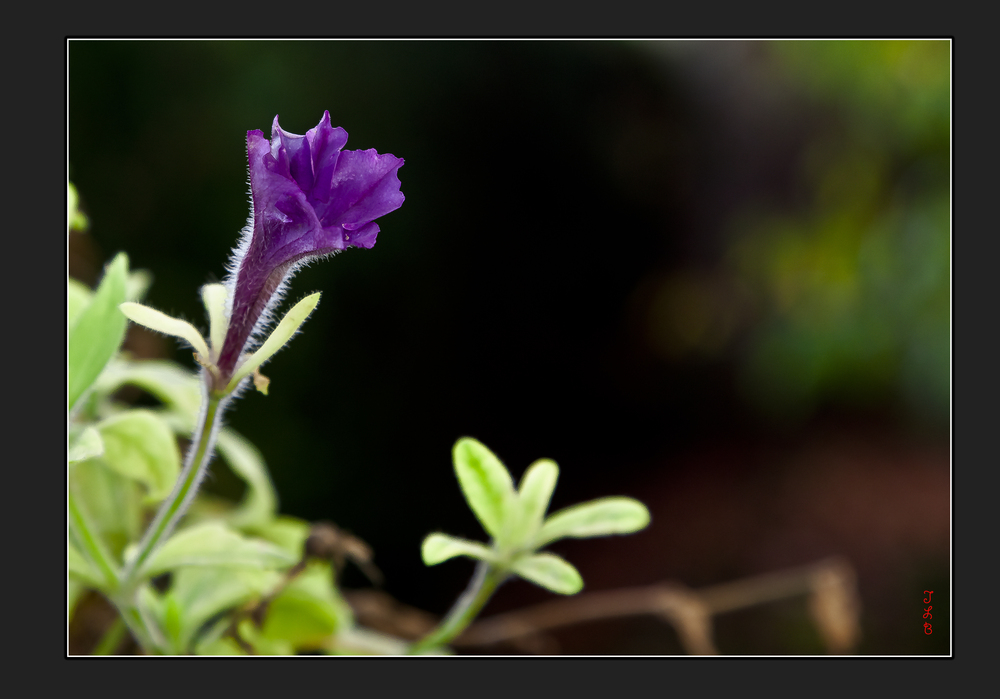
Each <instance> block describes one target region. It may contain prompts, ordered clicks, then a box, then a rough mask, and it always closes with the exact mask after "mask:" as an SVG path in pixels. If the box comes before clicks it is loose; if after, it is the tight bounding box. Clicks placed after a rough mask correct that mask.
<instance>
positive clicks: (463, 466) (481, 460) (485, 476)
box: [452, 437, 515, 540]
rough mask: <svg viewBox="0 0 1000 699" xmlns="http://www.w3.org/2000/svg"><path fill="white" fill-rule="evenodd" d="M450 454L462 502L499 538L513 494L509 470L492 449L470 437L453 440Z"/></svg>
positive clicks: (511, 504)
mask: <svg viewBox="0 0 1000 699" xmlns="http://www.w3.org/2000/svg"><path fill="white" fill-rule="evenodd" d="M452 458H453V460H454V466H455V475H456V476H457V477H458V483H459V485H460V486H461V488H462V494H463V495H465V500H466V502H468V503H469V507H470V508H471V509H472V511H473V512H474V513H475V515H476V517H477V518H478V519H479V522H480V523H481V524H482V525H483V529H485V530H486V531H487V533H489V535H490V536H492V537H493V538H495V539H498V540H499V539H500V538H501V537H502V536H503V529H504V524H505V522H506V520H507V517H508V514H509V513H510V511H511V509H512V506H513V503H514V498H515V493H514V482H513V481H512V480H511V477H510V473H509V472H508V471H507V468H506V467H505V466H504V465H503V464H502V463H501V462H500V459H498V458H497V457H496V456H495V455H494V454H493V452H491V451H490V450H489V449H487V448H486V446H485V445H484V444H482V443H481V442H479V441H477V440H475V439H472V438H471V437H463V438H462V439H459V440H458V441H457V442H456V443H455V447H454V448H453V449H452Z"/></svg>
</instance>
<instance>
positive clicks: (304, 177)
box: [217, 111, 403, 385]
mask: <svg viewBox="0 0 1000 699" xmlns="http://www.w3.org/2000/svg"><path fill="white" fill-rule="evenodd" d="M346 143H347V132H346V131H344V130H343V129H342V128H339V127H338V128H333V127H332V126H330V112H328V111H327V112H323V118H322V119H320V122H319V124H317V125H316V128H313V129H309V131H307V132H306V134H305V135H304V136H298V135H296V134H291V133H288V132H286V131H283V130H282V129H281V127H280V126H279V125H278V117H277V116H276V117H274V123H273V124H272V125H271V140H270V141H268V140H267V139H266V138H264V134H263V133H261V132H260V131H258V130H254V131H248V132H247V157H248V159H249V161H250V196H251V204H252V207H253V208H252V212H251V216H250V220H249V221H248V222H247V227H246V228H244V229H243V237H242V239H241V240H240V244H239V246H238V247H237V248H236V250H235V251H234V254H233V258H232V260H231V261H230V266H229V271H230V276H229V279H228V280H227V283H226V286H227V287H228V291H229V294H228V298H229V301H228V303H231V312H230V314H229V328H228V331H227V333H226V339H225V341H224V342H223V345H222V349H221V350H220V352H219V356H218V358H217V366H218V368H219V372H220V374H221V376H220V377H219V380H220V382H221V384H222V385H225V382H226V381H228V377H230V376H232V374H233V372H234V369H235V367H236V363H237V361H238V360H239V358H240V356H241V355H242V354H243V352H244V351H245V350H246V349H247V344H248V343H249V342H251V339H252V337H253V335H254V334H255V333H257V332H258V331H260V330H261V328H262V327H263V326H264V325H266V323H267V320H268V316H269V314H270V311H271V309H272V308H273V306H274V304H275V303H277V301H278V300H279V298H280V296H281V291H282V288H283V286H284V284H285V282H287V281H288V279H289V278H290V277H291V275H292V274H293V273H294V272H295V270H296V269H298V267H300V266H301V265H303V264H305V263H307V262H309V261H310V260H314V259H317V258H320V257H325V256H327V255H330V254H332V253H336V252H339V251H340V250H344V249H345V248H348V247H360V248H370V247H371V246H373V245H374V244H375V238H376V236H377V235H378V232H379V227H378V224H377V223H375V219H376V218H378V217H379V216H384V215H385V214H387V213H389V212H390V211H394V210H396V209H398V208H399V207H400V206H402V204H403V193H402V192H400V191H399V186H400V185H399V177H398V176H397V174H396V173H397V171H398V170H399V168H400V166H402V164H403V159H402V158H397V157H396V156H394V155H391V154H388V153H386V154H384V155H379V154H378V153H377V152H376V151H375V150H364V151H362V150H353V151H352V150H342V149H343V147H344V145H346Z"/></svg>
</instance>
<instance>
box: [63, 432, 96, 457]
mask: <svg viewBox="0 0 1000 699" xmlns="http://www.w3.org/2000/svg"><path fill="white" fill-rule="evenodd" d="M103 453H104V441H103V440H101V434H100V432H98V431H97V430H95V429H94V428H93V427H87V428H85V429H84V430H83V432H82V433H81V434H80V437H79V438H78V439H77V440H76V442H74V443H73V446H71V447H70V448H69V452H68V453H67V455H66V460H67V461H68V462H69V463H71V464H75V463H77V462H78V461H84V460H85V459H91V458H93V457H95V456H100V455H101V454H103Z"/></svg>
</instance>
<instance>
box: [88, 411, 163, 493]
mask: <svg viewBox="0 0 1000 699" xmlns="http://www.w3.org/2000/svg"><path fill="white" fill-rule="evenodd" d="M97 429H98V430H99V431H100V433H101V439H102V440H103V442H104V456H103V457H102V460H103V461H104V462H105V463H106V464H107V465H108V467H109V468H111V469H113V470H115V471H117V472H118V473H120V474H122V475H123V476H127V477H128V478H133V479H135V480H137V481H139V482H140V483H142V484H143V485H145V486H146V488H147V489H148V491H149V495H148V499H149V501H150V502H159V501H160V500H162V499H163V498H165V497H166V496H167V495H169V494H170V490H171V488H173V485H174V481H175V480H176V479H177V474H178V473H179V472H180V462H181V455H180V450H179V449H178V448H177V440H176V439H175V438H174V434H173V431H172V430H171V429H170V428H169V427H168V426H167V424H166V423H165V422H163V420H162V419H161V418H160V417H159V416H157V415H156V414H155V413H153V412H151V411H149V410H129V411H127V412H124V413H119V414H118V415H114V416H112V417H110V418H108V419H106V420H104V421H102V422H101V423H99V424H98V426H97Z"/></svg>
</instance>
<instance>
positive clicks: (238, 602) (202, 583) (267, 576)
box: [158, 566, 281, 652]
mask: <svg viewBox="0 0 1000 699" xmlns="http://www.w3.org/2000/svg"><path fill="white" fill-rule="evenodd" d="M280 579H281V574H280V573H278V572H276V571H272V570H252V569H249V568H219V567H214V566H212V567H197V566H196V567H184V568H179V569H177V570H176V571H174V573H173V584H172V585H171V586H170V590H169V592H168V593H167V595H166V596H165V598H164V600H166V599H167V598H172V599H173V602H172V604H173V605H174V606H175V607H176V609H177V610H179V617H180V618H179V623H178V624H177V632H176V633H177V635H176V637H175V638H174V639H173V641H174V644H175V645H176V646H177V648H178V652H188V646H189V645H190V644H191V641H192V640H193V639H194V637H195V634H196V633H197V632H198V631H199V629H201V627H202V626H203V625H204V624H205V622H207V621H209V620H210V619H211V618H212V617H213V616H215V615H216V614H219V613H221V612H224V611H226V610H230V609H235V608H236V607H239V606H242V605H243V604H246V603H248V602H250V601H251V600H253V599H256V598H259V597H260V596H262V595H263V594H266V593H267V592H268V591H270V590H272V589H274V587H275V586H276V585H277V584H278V582H279V580H280ZM165 609H166V604H165V603H164V604H162V605H161V608H160V611H159V616H158V618H159V620H160V623H163V621H164V617H165Z"/></svg>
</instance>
